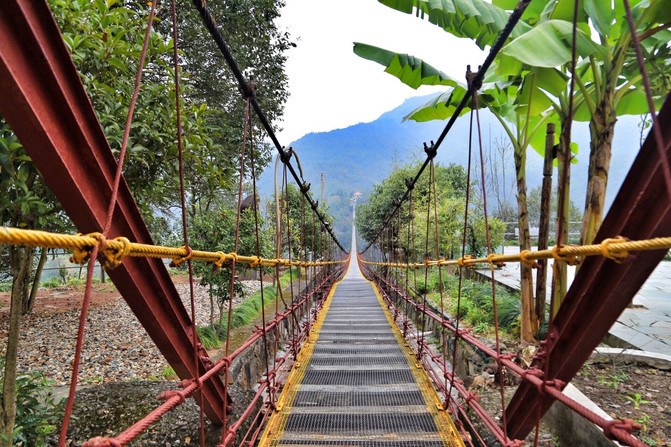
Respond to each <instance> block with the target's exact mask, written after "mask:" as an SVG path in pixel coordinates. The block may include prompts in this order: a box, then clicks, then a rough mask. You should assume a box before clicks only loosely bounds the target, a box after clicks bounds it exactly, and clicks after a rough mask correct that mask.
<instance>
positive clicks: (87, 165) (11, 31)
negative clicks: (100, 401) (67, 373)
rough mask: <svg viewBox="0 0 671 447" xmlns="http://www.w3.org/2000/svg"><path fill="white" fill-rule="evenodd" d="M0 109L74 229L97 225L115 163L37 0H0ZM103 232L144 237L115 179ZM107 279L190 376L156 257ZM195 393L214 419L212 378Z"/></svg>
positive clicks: (183, 328)
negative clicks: (113, 196)
mask: <svg viewBox="0 0 671 447" xmlns="http://www.w3.org/2000/svg"><path fill="white" fill-rule="evenodd" d="M0 115H2V116H3V117H4V118H5V119H6V120H7V122H8V123H9V125H10V126H11V127H12V129H13V131H14V132H15V133H16V135H17V137H18V138H19V140H20V141H21V143H22V144H23V145H24V147H25V148H26V151H27V153H28V154H29V155H30V157H31V158H32V159H33V161H34V163H35V165H36V166H37V168H38V170H39V171H40V173H41V174H42V176H43V177H44V179H45V180H46V182H47V184H48V185H49V186H50V187H51V189H52V190H53V191H54V193H55V194H56V197H57V198H58V200H59V201H60V202H61V204H62V206H63V208H64V210H65V211H66V212H67V214H68V216H70V218H71V219H72V221H73V223H74V224H75V225H76V227H77V229H78V230H79V231H81V232H82V233H90V232H95V231H100V229H101V228H102V227H103V225H104V222H105V218H106V215H107V207H108V203H109V200H110V197H111V190H112V184H113V180H114V173H115V169H116V166H117V162H116V160H115V158H114V155H113V154H112V151H111V149H110V146H109V143H108V142H107V139H106V138H105V134H104V132H103V130H102V128H101V126H100V123H99V122H98V119H97V117H96V115H95V112H94V111H93V107H92V106H91V101H90V99H89V97H88V96H87V94H86V92H85V90H84V86H83V85H82V83H81V80H80V79H79V75H78V73H77V70H76V68H75V66H74V63H73V62H72V59H71V58H70V54H69V53H68V50H67V48H66V47H65V44H64V43H63V40H62V38H61V34H60V31H59V29H58V26H57V24H56V22H55V20H54V18H53V16H52V15H51V11H50V10H49V7H48V6H47V4H46V2H45V1H44V0H30V1H24V0H2V1H0ZM107 236H108V237H116V236H125V237H128V238H129V239H130V240H132V241H134V242H140V243H146V244H152V243H153V241H152V238H151V235H150V234H149V230H148V229H147V226H146V225H145V223H144V220H143V219H142V216H141V214H140V210H139V209H138V208H137V205H136V204H135V200H134V199H133V196H132V194H131V192H130V189H129V187H128V184H127V183H126V182H125V181H124V180H123V179H122V181H121V185H120V188H119V197H118V200H117V203H116V206H115V208H114V216H113V221H112V227H111V230H110V234H108V235H107ZM109 276H110V278H111V279H112V281H113V282H114V285H115V286H116V287H117V289H118V290H119V292H120V293H121V295H122V296H123V298H124V299H125V300H126V302H127V303H128V306H129V307H130V308H131V310H132V311H133V313H134V314H135V316H136V317H137V318H138V320H139V321H140V323H141V324H142V326H144V328H145V329H146V331H147V333H148V334H149V336H150V337H151V338H152V340H153V341H154V343H156V346H157V347H158V348H159V350H160V351H161V353H162V354H163V356H165V358H166V360H167V361H168V363H170V365H171V366H172V367H173V368H174V370H175V372H176V373H177V374H178V375H179V377H180V378H182V379H190V378H192V377H195V376H196V365H194V359H193V346H194V343H196V344H197V345H200V341H199V340H193V338H192V329H191V328H192V323H191V318H190V316H189V314H188V313H187V311H186V309H185V308H184V305H183V304H182V301H181V299H180V297H179V294H178V293H177V290H176V289H175V286H174V285H173V283H172V280H171V279H170V276H169V275H168V271H167V270H166V268H165V266H164V265H163V262H162V260H159V259H149V258H127V259H125V260H124V262H123V264H122V265H121V266H119V267H118V268H116V269H115V270H113V271H110V272H109ZM199 357H200V358H199V361H198V365H197V367H198V369H199V371H200V375H201V376H202V375H203V374H204V373H205V372H206V371H207V369H208V368H209V365H211V362H210V360H209V357H208V356H207V353H206V352H205V351H204V350H201V353H200V355H199ZM203 394H204V409H205V412H206V414H207V416H208V417H209V419H210V420H211V421H212V422H214V423H218V424H221V423H222V421H223V415H224V411H225V407H228V405H229V404H230V398H229V397H228V396H226V395H225V392H224V386H223V383H222V381H221V380H220V379H219V378H218V377H214V378H212V380H209V381H207V383H205V384H203ZM196 401H197V402H199V401H200V399H196Z"/></svg>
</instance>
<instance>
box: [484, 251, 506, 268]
mask: <svg viewBox="0 0 671 447" xmlns="http://www.w3.org/2000/svg"><path fill="white" fill-rule="evenodd" d="M495 257H496V254H494V253H490V254H489V255H488V256H487V262H488V263H489V265H490V266H491V268H494V267H495V266H498V267H501V266H502V264H503V262H496V259H495Z"/></svg>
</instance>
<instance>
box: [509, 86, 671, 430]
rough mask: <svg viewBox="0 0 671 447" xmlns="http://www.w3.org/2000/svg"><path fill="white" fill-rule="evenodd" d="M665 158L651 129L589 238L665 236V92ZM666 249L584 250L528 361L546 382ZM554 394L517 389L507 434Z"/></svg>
mask: <svg viewBox="0 0 671 447" xmlns="http://www.w3.org/2000/svg"><path fill="white" fill-rule="evenodd" d="M659 124H660V129H661V131H662V135H663V141H664V154H666V160H661V159H660V157H659V152H658V148H657V144H656V143H655V138H654V134H653V132H650V133H649V134H648V137H647V138H646V140H645V143H644V144H643V147H642V148H641V151H640V152H639V154H638V155H637V156H636V159H635V160H634V164H633V165H632V167H631V169H630V171H629V173H628V174H627V177H626V178H625V180H624V183H623V184H622V187H621V188H620V191H619V192H618V194H617V197H616V198H615V201H614V202H613V205H612V206H611V208H610V211H609V212H608V215H607V216H606V218H605V219H604V221H603V224H602V226H601V229H600V230H599V232H598V234H597V235H596V238H595V243H599V242H601V241H603V240H604V239H605V238H608V237H615V236H619V235H621V236H626V237H628V238H630V239H633V240H640V239H648V238H653V237H659V236H668V235H669V234H671V198H669V197H667V193H666V191H667V188H666V186H665V180H664V174H663V169H662V163H663V161H666V162H669V160H671V97H667V98H666V101H665V102H664V105H663V106H662V110H661V111H660V113H659ZM666 251H667V250H665V249H664V250H656V251H642V252H637V253H634V254H631V255H630V256H629V257H628V258H627V259H625V260H624V261H623V262H622V263H621V264H618V263H616V262H614V261H611V260H609V259H607V258H604V257H601V256H590V257H588V258H587V259H585V260H584V262H583V264H582V266H581V267H580V269H579V270H578V273H577V274H576V277H575V279H574V281H573V284H571V288H570V289H569V291H568V293H567V294H566V298H565V300H564V302H563V303H562V305H561V308H560V309H559V312H558V313H557V316H556V317H555V320H554V325H553V330H552V332H551V333H548V337H547V343H546V345H545V349H542V351H545V354H544V355H540V356H538V357H537V358H536V359H535V361H534V362H533V364H532V367H536V368H538V369H540V370H545V369H546V367H547V371H548V374H547V376H546V377H545V380H552V379H560V380H562V381H563V382H565V383H568V382H570V381H571V379H572V378H573V377H574V376H575V374H576V373H577V372H578V370H579V369H580V367H581V366H582V365H583V363H584V362H585V361H587V359H588V358H589V356H590V354H591V353H592V351H593V350H594V348H596V346H597V345H598V344H599V343H600V342H601V340H603V338H604V337H605V336H606V334H607V333H608V330H609V329H610V328H611V326H612V325H613V324H614V323H615V321H616V320H617V319H618V317H619V316H620V314H621V313H622V311H623V310H624V309H625V308H626V307H627V305H628V304H629V303H630V302H631V300H632V299H633V298H634V295H635V294H636V292H638V290H639V289H640V288H641V286H642V285H643V283H644V282H645V280H646V279H647V278H648V276H650V274H651V273H652V271H653V270H654V269H655V267H656V266H657V264H659V262H660V261H661V260H662V258H663V257H664V255H665V253H666ZM553 402H554V400H553V399H552V398H550V397H548V396H547V394H544V393H539V392H538V389H537V388H535V387H534V386H533V385H530V384H529V383H526V382H525V383H523V384H521V385H520V387H519V388H518V390H517V392H516V393H515V395H514V396H513V398H512V400H511V401H510V404H509V405H508V408H507V410H506V411H507V416H508V435H509V436H510V437H511V438H513V439H524V438H525V437H526V435H527V434H529V432H530V431H531V430H532V429H533V428H534V427H535V424H536V421H537V417H538V414H539V413H538V411H539V410H540V414H541V415H542V414H545V412H546V411H547V410H548V409H549V408H550V406H551V405H552V403H553Z"/></svg>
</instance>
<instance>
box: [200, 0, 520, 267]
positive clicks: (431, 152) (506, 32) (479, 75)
mask: <svg viewBox="0 0 671 447" xmlns="http://www.w3.org/2000/svg"><path fill="white" fill-rule="evenodd" d="M194 1H196V0H194ZM529 3H531V0H520V1H519V3H518V4H517V6H515V9H514V10H513V12H512V13H511V14H510V17H508V23H506V26H505V27H503V29H502V30H501V32H500V33H499V36H498V37H497V38H496V42H494V45H492V47H491V49H490V50H489V54H488V55H487V58H486V59H485V61H484V62H483V63H482V65H481V66H480V67H479V69H478V71H477V72H476V73H474V76H472V77H471V76H470V74H471V73H470V65H469V66H468V72H467V75H466V76H467V79H468V89H467V90H466V94H465V95H464V97H463V98H462V99H461V101H460V102H459V105H457V108H456V109H455V110H454V113H452V116H451V117H450V119H449V121H448V122H447V124H446V125H445V128H444V129H443V131H442V132H441V134H440V136H438V139H437V140H436V142H435V143H434V142H433V141H431V146H427V145H426V143H424V150H425V151H426V153H427V157H426V160H424V163H423V164H422V166H421V167H420V168H419V171H417V175H415V178H414V179H413V180H412V182H411V184H410V185H408V187H407V189H406V191H405V193H404V194H403V197H401V200H400V201H399V203H398V204H397V205H396V207H394V209H393V210H392V211H391V212H390V213H389V215H388V216H387V218H386V219H385V220H384V223H383V224H382V226H381V227H380V229H379V230H378V232H377V233H376V234H375V237H374V238H373V240H372V241H371V242H369V243H368V245H367V246H366V248H364V249H363V250H362V251H360V252H359V253H360V254H364V253H365V252H366V251H367V250H368V249H369V248H370V247H371V245H373V244H374V243H375V242H376V241H377V239H378V238H379V237H380V233H381V232H382V229H383V228H384V227H386V226H387V224H389V221H390V220H391V218H392V216H393V215H394V213H396V211H398V209H399V208H401V205H403V202H405V200H406V199H407V198H408V195H409V194H410V190H411V189H412V188H414V186H415V183H417V181H418V180H419V177H420V176H421V175H422V173H423V172H424V169H426V167H427V166H428V165H429V162H430V161H431V159H433V158H434V157H435V156H436V153H437V152H438V147H440V145H441V144H442V142H443V140H445V137H446V136H447V134H448V132H449V131H450V129H452V126H453V125H454V123H455V121H456V120H457V118H458V117H459V115H460V114H461V111H462V110H463V109H464V107H466V104H467V103H468V102H469V101H470V99H471V97H472V96H473V92H475V91H476V90H478V89H480V87H481V86H482V81H483V79H484V78H485V73H487V70H488V69H489V67H490V66H491V65H492V62H494V58H496V55H497V54H498V53H499V51H501V48H503V45H504V44H505V43H506V40H508V37H509V36H510V33H512V31H513V29H514V28H515V25H517V22H519V20H520V18H521V17H522V14H523V13H524V10H525V9H526V8H527V6H529Z"/></svg>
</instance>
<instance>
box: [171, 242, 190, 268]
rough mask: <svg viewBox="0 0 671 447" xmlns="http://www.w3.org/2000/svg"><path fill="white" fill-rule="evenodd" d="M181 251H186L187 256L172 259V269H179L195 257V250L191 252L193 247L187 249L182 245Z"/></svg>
mask: <svg viewBox="0 0 671 447" xmlns="http://www.w3.org/2000/svg"><path fill="white" fill-rule="evenodd" d="M179 249H180V250H185V251H186V256H182V257H181V258H172V262H171V263H170V267H179V266H180V265H181V264H182V263H183V262H186V261H188V260H189V259H191V258H192V257H193V250H191V247H187V246H186V245H182V246H181V247H179Z"/></svg>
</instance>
